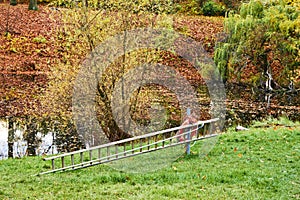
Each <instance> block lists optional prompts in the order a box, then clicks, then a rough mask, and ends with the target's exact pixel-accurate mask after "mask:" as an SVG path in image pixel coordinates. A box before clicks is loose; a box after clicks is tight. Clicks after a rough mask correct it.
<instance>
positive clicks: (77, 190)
mask: <svg viewBox="0 0 300 200" xmlns="http://www.w3.org/2000/svg"><path fill="white" fill-rule="evenodd" d="M200 147H201V142H198V143H197V144H196V145H195V146H193V148H192V155H190V156H182V157H180V158H179V159H178V160H177V161H175V162H174V163H172V165H171V166H168V167H166V168H164V169H162V170H159V171H157V172H153V173H145V174H139V173H136V174H132V173H124V172H119V171H116V170H114V169H112V168H111V167H109V166H108V165H99V166H95V167H91V168H87V169H82V170H77V171H72V172H66V173H56V174H49V175H43V176H34V175H35V174H37V173H39V172H41V171H43V170H44V171H45V170H46V169H45V168H46V167H47V166H50V163H48V162H44V161H42V158H41V157H36V158H23V159H15V160H12V159H9V160H4V161H0V176H1V178H0V199H47V200H48V199H105V200H107V199H109V200H110V199H158V200H160V199H300V127H299V124H292V126H291V127H282V126H275V125H273V126H272V127H269V128H254V127H252V128H250V130H249V131H244V132H235V131H233V130H229V131H227V132H226V133H225V134H223V135H221V136H220V137H219V140H218V143H217V144H216V145H215V147H214V148H213V150H212V151H211V152H210V153H209V155H207V156H206V157H202V158H200V157H199V154H198V150H199V149H200Z"/></svg>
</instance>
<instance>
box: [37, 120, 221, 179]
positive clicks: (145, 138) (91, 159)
mask: <svg viewBox="0 0 300 200" xmlns="http://www.w3.org/2000/svg"><path fill="white" fill-rule="evenodd" d="M218 120H219V119H218V118H215V119H210V120H205V121H198V122H196V123H194V124H190V125H185V126H179V127H175V128H170V129H166V130H162V131H157V132H153V133H148V134H145V135H141V136H136V137H132V138H128V139H124V140H119V141H116V142H111V143H107V144H103V145H100V146H95V147H91V148H89V149H82V150H78V151H74V152H70V153H64V154H61V155H56V156H52V157H47V158H44V161H51V167H50V170H48V171H45V172H41V173H40V174H39V175H42V174H48V173H53V172H62V171H68V170H76V169H81V168H86V167H91V166H94V165H99V164H103V163H108V162H112V161H116V160H120V159H124V158H128V157H132V156H136V155H140V154H145V153H149V152H153V151H157V150H161V149H165V148H169V147H173V146H177V145H182V144H186V146H187V149H188V148H190V147H189V145H190V143H191V142H193V141H197V140H203V139H207V138H211V137H215V136H217V134H216V133H212V132H215V130H211V127H212V126H211V125H212V124H213V123H216V122H217V121H218ZM179 130H184V131H183V133H181V134H178V133H177V132H178V131H179ZM209 132H211V134H208V133H209ZM192 133H196V134H194V135H193V134H192ZM192 135H193V137H192ZM180 138H184V140H181V139H180Z"/></svg>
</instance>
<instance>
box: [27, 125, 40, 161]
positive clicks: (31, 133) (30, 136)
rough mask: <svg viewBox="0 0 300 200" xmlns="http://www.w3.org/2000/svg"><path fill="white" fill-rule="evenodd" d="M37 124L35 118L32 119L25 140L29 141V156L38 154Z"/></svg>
mask: <svg viewBox="0 0 300 200" xmlns="http://www.w3.org/2000/svg"><path fill="white" fill-rule="evenodd" d="M37 132H38V131H37V124H36V122H35V121H34V120H30V122H29V124H28V126H27V130H26V134H25V140H26V141H27V152H26V154H27V155H28V156H36V148H37V145H36V144H37V141H36V134H37Z"/></svg>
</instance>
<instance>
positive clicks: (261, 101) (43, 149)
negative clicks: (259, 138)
mask: <svg viewBox="0 0 300 200" xmlns="http://www.w3.org/2000/svg"><path fill="white" fill-rule="evenodd" d="M227 91H230V92H227V101H226V107H227V109H226V123H225V127H229V126H237V125H243V126H247V125H249V124H251V122H253V121H254V120H259V121H261V120H263V119H266V118H268V117H270V116H272V117H280V116H284V117H287V118H289V119H291V120H293V121H300V94H299V93H300V91H299V92H298V93H294V94H288V95H287V94H270V93H269V94H268V93H264V92H262V93H256V95H253V93H252V91H251V90H249V89H246V88H243V87H241V88H227ZM205 105H206V104H205ZM206 107H207V106H206ZM15 136H16V138H15V142H14V145H13V150H14V157H22V156H24V155H25V153H26V149H27V142H26V141H24V140H23V137H22V131H21V130H17V131H16V133H15ZM37 137H39V138H40V139H41V142H40V143H39V146H38V148H37V149H36V153H37V155H42V154H56V153H58V152H57V148H56V146H55V145H53V135H52V133H48V134H47V135H45V136H42V135H41V134H38V136H37ZM7 139H8V125H7V122H6V121H5V120H2V121H1V120H0V160H2V159H5V158H7V157H8V144H7Z"/></svg>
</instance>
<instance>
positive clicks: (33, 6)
mask: <svg viewBox="0 0 300 200" xmlns="http://www.w3.org/2000/svg"><path fill="white" fill-rule="evenodd" d="M28 10H38V7H37V0H30V2H29V7H28Z"/></svg>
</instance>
